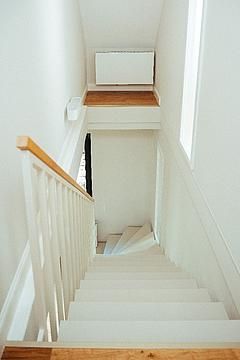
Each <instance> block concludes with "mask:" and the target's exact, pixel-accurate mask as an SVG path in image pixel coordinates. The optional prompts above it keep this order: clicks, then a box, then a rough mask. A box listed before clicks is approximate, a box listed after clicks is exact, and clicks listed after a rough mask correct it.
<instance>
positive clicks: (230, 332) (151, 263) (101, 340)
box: [58, 224, 240, 348]
mask: <svg viewBox="0 0 240 360" xmlns="http://www.w3.org/2000/svg"><path fill="white" fill-rule="evenodd" d="M58 341H59V342H68V343H69V342H70V343H74V342H75V343H77V345H78V346H82V347H85V346H86V347H112V348H114V347H135V348H138V347H144V346H145V347H154V348H158V347H161V346H162V345H163V344H178V343H190V344H193V343H194V344H200V343H205V344H206V343H215V344H216V343H218V344H219V343H221V344H222V343H225V344H226V343H236V342H239V341H240V321H237V320H229V318H228V315H227V313H226V311H225V309H224V306H223V304H222V303H221V302H213V301H211V298H210V296H209V293H208V291H207V289H203V288H199V287H198V284H197V282H196V280H194V279H193V278H191V276H190V275H189V274H188V273H186V272H184V271H182V270H181V269H180V268H178V267H177V266H175V265H174V264H173V263H171V262H170V261H169V260H168V259H167V258H166V257H165V256H164V255H163V253H162V251H161V250H160V248H159V246H158V245H157V243H156V242H155V241H154V237H153V234H152V233H151V228H150V225H149V224H145V225H144V226H143V227H132V226H131V227H128V228H127V229H126V230H125V231H124V233H123V234H122V235H121V236H119V235H113V236H112V235H111V236H109V239H108V243H107V245H106V247H105V254H103V255H96V256H95V258H94V260H93V261H92V263H91V264H90V266H89V267H88V271H87V272H86V274H85V278H84V280H82V281H81V284H80V289H78V290H77V291H76V295H75V301H74V302H72V303H71V304H70V308H69V314H68V320H67V321H62V322H61V325H60V332H59V339H58Z"/></svg>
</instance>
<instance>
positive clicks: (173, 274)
mask: <svg viewBox="0 0 240 360" xmlns="http://www.w3.org/2000/svg"><path fill="white" fill-rule="evenodd" d="M189 278H191V276H190V275H189V274H187V273H185V272H182V271H170V272H147V271H146V272H139V271H138V272H112V273H111V272H99V273H94V272H90V273H88V272H87V273H86V274H85V280H90V279H92V280H111V279H113V280H161V279H162V280H163V279H165V280H167V279H173V280H175V279H189Z"/></svg>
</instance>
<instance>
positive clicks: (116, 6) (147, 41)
mask: <svg viewBox="0 0 240 360" xmlns="http://www.w3.org/2000/svg"><path fill="white" fill-rule="evenodd" d="M79 1H80V9H81V14H82V20H83V27H84V32H85V38H86V43H87V44H86V45H87V47H88V48H89V47H92V48H153V47H155V44H156V38H157V32H158V27H159V22H160V14H161V7H162V3H163V0H79Z"/></svg>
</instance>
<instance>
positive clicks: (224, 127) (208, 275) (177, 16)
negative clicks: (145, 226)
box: [156, 0, 240, 317]
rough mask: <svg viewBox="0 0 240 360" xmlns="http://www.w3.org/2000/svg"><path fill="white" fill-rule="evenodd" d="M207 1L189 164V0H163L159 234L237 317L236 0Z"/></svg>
mask: <svg viewBox="0 0 240 360" xmlns="http://www.w3.org/2000/svg"><path fill="white" fill-rule="evenodd" d="M205 4H206V9H205V21H204V35H203V48H202V57H201V70H200V89H199V109H198V116H197V132H196V143H195V162H194V169H193V171H192V170H191V168H190V166H189V163H188V162H187V160H186V157H185V155H184V153H183V151H182V149H181V147H180V145H179V132H180V119H181V101H182V89H183V73H184V58H185V42H186V26H187V11H188V1H187V0H186V1H185V0H182V1H181V2H179V1H178V0H165V2H164V5H163V9H162V16H161V21H160V30H159V38H158V42H157V69H156V80H157V88H158V91H159V93H160V95H161V114H162V127H163V136H162V137H160V143H161V145H162V149H163V153H164V156H165V164H166V163H168V165H167V166H165V171H166V175H165V178H164V210H165V211H164V213H165V217H164V221H163V228H162V241H163V244H164V246H165V247H166V249H167V253H168V254H169V255H170V257H171V258H172V259H173V260H174V261H176V262H177V263H178V264H180V265H181V266H183V267H184V268H185V269H186V270H188V271H190V272H191V273H193V274H194V275H195V276H196V277H197V278H198V279H199V281H200V283H201V284H202V285H205V286H207V287H208V288H209V289H210V291H211V294H212V296H213V297H214V298H215V299H219V300H224V302H225V305H226V307H227V310H228V312H229V314H230V315H231V317H238V316H239V314H238V312H239V310H240V302H239V299H240V273H239V268H240V245H239V235H240V225H239V224H240V222H239V218H238V214H239V213H240V211H239V210H240V207H239V204H240V191H239V190H240V188H239V179H240V167H239V161H238V153H239V151H238V150H239V145H238V144H239V142H238V133H239V130H240V125H239V114H240V111H239V99H238V97H239V96H238V85H239V80H240V73H239V62H240V48H239V41H238V40H239V39H238V34H239V31H240V24H239V19H238V16H237V14H239V11H240V3H239V1H237V0H230V1H229V0H228V1H227V0H223V1H221V2H219V1H217V0H211V1H206V2H205ZM166 139H167V140H166ZM233 302H235V305H236V306H234V305H233ZM236 308H237V309H238V312H237V309H236Z"/></svg>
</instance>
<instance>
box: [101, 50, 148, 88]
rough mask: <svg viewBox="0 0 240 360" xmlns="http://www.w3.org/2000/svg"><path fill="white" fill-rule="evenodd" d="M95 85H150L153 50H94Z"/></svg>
mask: <svg viewBox="0 0 240 360" xmlns="http://www.w3.org/2000/svg"><path fill="white" fill-rule="evenodd" d="M95 60H96V84H97V85H152V84H153V76H154V51H111V52H96V59H95Z"/></svg>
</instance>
